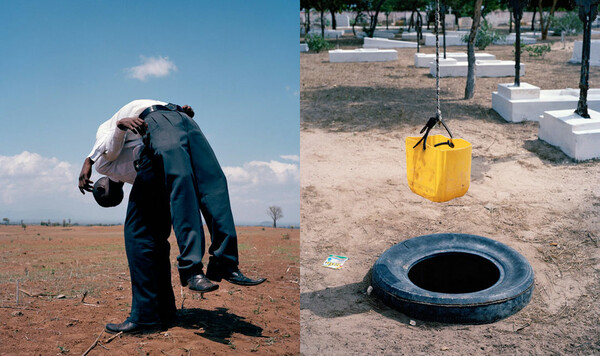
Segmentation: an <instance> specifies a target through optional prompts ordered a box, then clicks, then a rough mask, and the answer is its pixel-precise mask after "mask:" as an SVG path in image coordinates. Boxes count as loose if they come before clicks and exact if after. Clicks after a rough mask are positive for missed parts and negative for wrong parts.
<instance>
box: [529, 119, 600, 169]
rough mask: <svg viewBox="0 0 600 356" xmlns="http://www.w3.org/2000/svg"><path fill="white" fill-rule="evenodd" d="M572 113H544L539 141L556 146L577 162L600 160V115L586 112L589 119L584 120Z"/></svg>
mask: <svg viewBox="0 0 600 356" xmlns="http://www.w3.org/2000/svg"><path fill="white" fill-rule="evenodd" d="M574 111H575V110H574V109H570V110H555V111H546V112H544V115H543V116H542V117H541V118H540V129H539V131H538V137H539V139H540V140H543V141H546V142H548V143H549V144H551V145H553V146H557V147H558V148H560V149H561V151H563V152H564V153H565V154H566V155H567V156H569V157H571V158H573V159H575V160H577V161H584V160H588V159H592V158H600V144H598V143H599V142H600V113H599V112H597V111H595V110H588V113H589V114H590V118H589V119H584V118H582V117H581V116H579V115H577V114H575V112H574Z"/></svg>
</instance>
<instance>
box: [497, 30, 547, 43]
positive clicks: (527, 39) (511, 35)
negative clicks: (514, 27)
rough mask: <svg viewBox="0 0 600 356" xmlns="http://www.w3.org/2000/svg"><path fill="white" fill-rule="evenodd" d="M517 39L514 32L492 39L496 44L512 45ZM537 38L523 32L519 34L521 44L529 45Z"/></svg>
mask: <svg viewBox="0 0 600 356" xmlns="http://www.w3.org/2000/svg"><path fill="white" fill-rule="evenodd" d="M516 41H517V35H516V34H515V33H509V34H508V36H506V37H505V38H503V39H501V40H497V41H494V44H497V45H514V44H515V42H516ZM536 42H537V40H536V39H535V37H529V36H526V35H524V34H521V44H524V45H530V44H535V43H536Z"/></svg>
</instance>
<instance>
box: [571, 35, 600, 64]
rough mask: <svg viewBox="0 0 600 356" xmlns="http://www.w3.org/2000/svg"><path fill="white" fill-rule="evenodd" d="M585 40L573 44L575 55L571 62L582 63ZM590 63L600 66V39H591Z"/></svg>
mask: <svg viewBox="0 0 600 356" xmlns="http://www.w3.org/2000/svg"><path fill="white" fill-rule="evenodd" d="M582 44H583V41H575V45H574V46H573V56H572V57H571V60H569V63H581V51H582ZM590 65H591V66H594V67H599V66H600V40H591V41H590Z"/></svg>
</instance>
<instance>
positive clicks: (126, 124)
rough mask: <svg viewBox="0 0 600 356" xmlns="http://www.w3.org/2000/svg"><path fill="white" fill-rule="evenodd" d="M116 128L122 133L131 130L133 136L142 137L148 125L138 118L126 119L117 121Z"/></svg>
mask: <svg viewBox="0 0 600 356" xmlns="http://www.w3.org/2000/svg"><path fill="white" fill-rule="evenodd" d="M117 127H118V128H119V129H121V130H123V131H125V130H131V131H133V133H135V134H139V135H140V136H144V135H145V134H146V129H147V128H148V124H147V123H146V122H145V121H144V120H142V119H140V118H139V117H126V118H124V119H121V120H119V121H117Z"/></svg>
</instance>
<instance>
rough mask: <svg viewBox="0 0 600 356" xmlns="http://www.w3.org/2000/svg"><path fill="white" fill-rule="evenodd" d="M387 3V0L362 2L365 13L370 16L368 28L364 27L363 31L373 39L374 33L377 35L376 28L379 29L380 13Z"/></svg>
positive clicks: (364, 0) (365, 0) (362, 0)
mask: <svg viewBox="0 0 600 356" xmlns="http://www.w3.org/2000/svg"><path fill="white" fill-rule="evenodd" d="M385 1H386V0H361V2H362V3H363V8H364V9H365V12H366V13H367V15H368V16H369V23H368V26H365V27H363V31H364V32H365V33H366V35H367V37H373V33H375V28H376V27H377V17H378V16H379V12H380V11H381V7H382V6H383V3H384V2H385Z"/></svg>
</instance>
